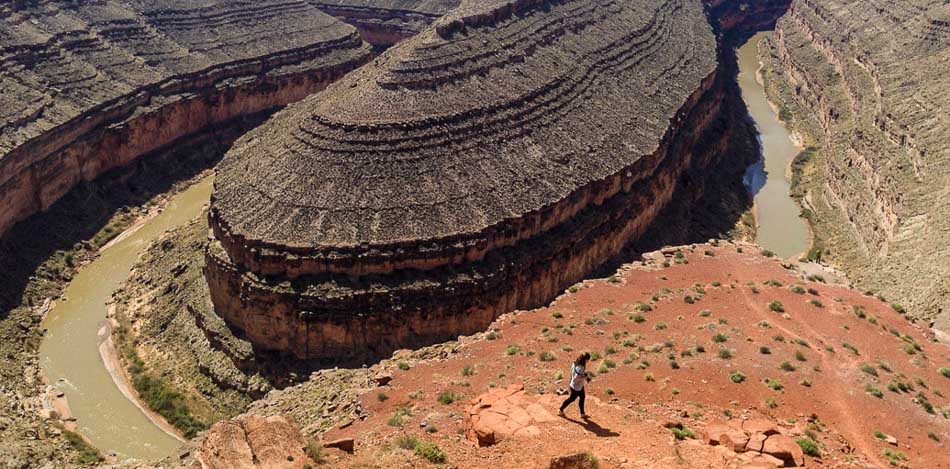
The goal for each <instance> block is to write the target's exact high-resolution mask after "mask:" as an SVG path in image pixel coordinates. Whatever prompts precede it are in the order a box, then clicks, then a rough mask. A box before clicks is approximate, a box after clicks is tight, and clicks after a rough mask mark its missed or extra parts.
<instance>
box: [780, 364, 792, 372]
mask: <svg viewBox="0 0 950 469" xmlns="http://www.w3.org/2000/svg"><path fill="white" fill-rule="evenodd" d="M778 368H779V369H780V370H782V371H787V372H789V373H791V372H793V371H795V365H792V364H791V363H789V362H782V364H780V365H779V366H778Z"/></svg>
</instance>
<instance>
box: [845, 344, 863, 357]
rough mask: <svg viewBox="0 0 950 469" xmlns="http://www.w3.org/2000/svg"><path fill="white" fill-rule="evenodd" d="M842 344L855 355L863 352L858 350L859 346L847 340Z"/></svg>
mask: <svg viewBox="0 0 950 469" xmlns="http://www.w3.org/2000/svg"><path fill="white" fill-rule="evenodd" d="M841 346H842V347H844V348H846V349H848V350H850V351H851V353H853V354H855V355H861V353H860V352H858V348H857V347H855V346H854V345H851V344H849V343H847V342H845V343H843V344H841Z"/></svg>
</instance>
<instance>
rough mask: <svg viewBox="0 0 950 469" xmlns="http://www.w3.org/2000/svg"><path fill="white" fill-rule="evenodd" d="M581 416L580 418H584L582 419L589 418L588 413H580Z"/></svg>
mask: <svg viewBox="0 0 950 469" xmlns="http://www.w3.org/2000/svg"><path fill="white" fill-rule="evenodd" d="M581 418H582V419H584V420H587V419H589V418H590V415H587V414H581Z"/></svg>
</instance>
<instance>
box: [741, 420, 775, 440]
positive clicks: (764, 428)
mask: <svg viewBox="0 0 950 469" xmlns="http://www.w3.org/2000/svg"><path fill="white" fill-rule="evenodd" d="M742 430H743V431H745V432H746V433H748V434H750V435H751V434H753V433H762V434H764V435H766V436H768V435H778V434H780V433H782V432H781V431H780V430H779V428H778V425H776V424H775V422H772V421H771V420H765V419H750V420H746V421H745V422H744V423H743V424H742Z"/></svg>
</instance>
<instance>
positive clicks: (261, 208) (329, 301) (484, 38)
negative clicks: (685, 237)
mask: <svg viewBox="0 0 950 469" xmlns="http://www.w3.org/2000/svg"><path fill="white" fill-rule="evenodd" d="M719 11H721V12H726V13H729V14H731V15H733V18H734V19H732V20H730V21H729V22H728V23H726V24H725V26H726V27H725V28H723V26H722V25H720V24H716V25H715V30H720V28H722V29H721V32H722V33H723V34H724V35H725V36H728V35H731V34H732V33H735V32H737V31H738V30H739V29H740V28H742V27H745V25H753V27H755V25H758V24H760V23H765V24H768V23H769V22H770V21H774V18H771V19H766V20H762V19H760V18H757V17H754V16H752V15H755V14H762V12H760V11H755V10H750V11H748V13H747V15H749V16H743V15H742V14H739V13H736V12H735V11H733V10H731V9H729V8H726V7H724V6H719ZM763 11H765V12H766V13H767V14H773V13H772V10H763ZM775 11H778V9H775ZM718 50H719V49H718V44H717V40H716V36H715V33H714V27H713V26H712V25H710V24H709V22H708V21H707V19H706V17H705V16H704V11H703V5H702V4H700V2H695V1H688V0H671V1H667V2H662V3H660V4H652V3H651V2H627V3H623V4H620V3H615V2H609V1H606V0H605V1H595V2H576V1H559V2H546V1H519V2H501V1H498V2H488V3H485V2H468V3H463V5H462V6H461V7H459V8H458V9H456V10H454V11H453V12H452V13H450V14H449V15H447V16H445V17H443V18H441V19H439V20H438V21H436V23H435V24H434V25H433V26H432V27H431V28H429V29H427V30H425V31H423V32H422V33H420V34H419V35H418V36H416V37H414V38H412V39H408V40H406V41H404V42H402V43H400V44H398V45H396V46H395V47H393V48H392V49H390V50H389V51H387V52H386V53H384V54H383V55H382V56H380V57H379V58H378V59H377V60H376V61H375V63H374V64H372V65H368V66H366V67H363V68H361V69H360V70H358V71H356V72H354V73H352V74H351V75H349V76H347V77H346V78H344V79H343V80H342V81H341V82H339V83H337V84H335V85H332V86H331V87H329V88H328V89H327V90H325V91H324V92H322V93H319V94H317V95H315V96H313V97H311V98H309V99H307V100H305V101H303V102H301V103H298V104H297V105H294V106H291V107H290V108H288V109H286V110H284V111H282V112H281V113H279V114H278V115H277V116H276V117H275V118H274V119H273V120H272V121H271V122H269V123H268V124H267V125H265V126H264V127H262V128H260V129H258V130H257V131H254V132H251V133H249V134H248V135H246V136H245V137H244V138H243V139H242V141H240V142H239V143H238V144H237V145H236V146H235V148H234V149H233V150H232V151H231V152H230V153H229V154H228V155H227V156H226V157H225V159H224V161H223V162H222V164H221V165H220V166H219V171H218V177H217V179H216V187H215V194H214V197H213V204H212V209H211V212H210V222H211V226H212V229H213V232H214V240H213V241H212V243H211V245H210V247H209V249H208V253H207V262H208V263H207V267H206V269H207V271H206V276H207V278H208V282H209V285H210V287H211V288H210V290H211V296H212V300H213V302H214V304H215V309H216V310H217V312H218V313H219V314H221V315H222V316H223V317H224V318H225V319H226V320H227V321H228V322H229V323H230V324H232V325H233V326H235V327H237V328H238V329H240V330H241V331H243V333H244V334H245V335H246V336H247V337H248V338H249V339H250V340H251V341H252V342H254V343H256V344H257V345H258V346H260V347H261V348H262V349H268V350H279V351H283V352H287V353H290V354H293V355H295V356H296V357H298V358H302V359H317V360H319V359H346V358H368V357H378V356H380V355H382V354H386V353H389V352H391V351H392V350H394V349H396V348H401V347H407V346H413V345H421V344H426V343H432V342H437V341H441V340H445V339H448V338H453V337H455V336H456V335H459V334H465V333H471V332H474V331H477V330H480V329H482V328H484V327H486V326H487V325H488V324H489V323H490V322H491V320H492V319H494V318H495V317H497V316H498V315H499V314H501V313H503V312H506V311H510V310H513V309H520V308H529V307H533V306H537V305H539V304H543V303H544V302H546V301H549V300H550V299H551V298H553V297H554V296H556V295H557V294H558V293H559V292H560V291H562V290H563V289H564V288H566V287H567V286H568V285H570V284H573V283H575V282H576V281H578V280H580V279H582V278H583V277H584V276H585V275H588V274H589V273H590V272H591V271H593V270H594V269H596V268H598V267H599V266H600V265H602V264H603V263H604V262H605V261H607V260H609V259H611V258H612V257H613V256H615V255H617V254H618V253H619V252H620V251H621V250H622V249H623V248H624V246H626V245H628V244H629V243H630V242H631V241H635V240H636V239H637V238H638V237H640V236H641V235H642V234H643V233H644V231H645V230H646V229H647V228H649V227H650V225H651V222H652V221H653V220H654V219H655V217H656V215H657V213H658V212H660V211H661V210H662V209H663V208H664V207H665V206H666V205H667V202H669V201H670V200H671V199H672V198H673V197H674V193H675V191H676V189H677V186H678V185H680V179H681V178H682V177H683V176H684V175H685V174H687V173H696V172H704V171H705V172H714V170H715V168H716V167H717V165H719V164H721V163H722V161H723V160H724V159H728V158H737V159H741V160H743V161H744V163H745V164H747V163H750V162H751V161H749V160H748V158H749V155H748V154H744V155H730V154H729V152H730V150H732V149H733V148H735V147H734V145H733V141H734V140H738V139H739V138H738V137H737V135H741V138H742V139H745V140H748V137H749V136H750V134H749V133H748V128H747V127H746V126H744V125H736V124H737V122H745V121H744V119H745V115H744V112H742V113H741V112H740V111H739V109H740V107H738V106H735V104H736V102H735V101H734V100H733V99H728V98H727V96H730V93H734V90H730V87H731V86H733V81H734V68H730V67H728V66H725V67H720V66H719V65H717V61H716V59H717V57H718Z"/></svg>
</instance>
